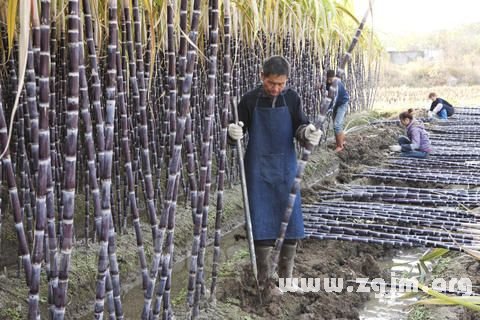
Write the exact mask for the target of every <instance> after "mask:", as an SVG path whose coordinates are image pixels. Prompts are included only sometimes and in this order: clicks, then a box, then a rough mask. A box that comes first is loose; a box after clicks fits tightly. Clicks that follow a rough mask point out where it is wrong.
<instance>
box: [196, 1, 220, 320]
mask: <svg viewBox="0 0 480 320" xmlns="http://www.w3.org/2000/svg"><path fill="white" fill-rule="evenodd" d="M210 4H211V6H210V14H209V30H210V32H209V37H208V40H209V44H208V51H209V52H208V54H209V59H208V80H207V103H206V106H205V110H204V114H205V118H204V120H203V132H202V148H201V156H200V179H199V182H200V183H199V188H198V198H197V201H198V202H197V203H198V204H197V215H196V218H197V217H198V216H199V215H201V217H202V231H201V234H200V251H199V255H198V260H197V268H198V269H197V277H196V286H195V308H198V306H199V301H200V296H201V295H203V294H204V287H205V283H204V282H205V279H204V259H205V248H206V244H207V225H208V205H209V202H210V199H209V198H210V197H209V194H210V180H211V174H210V172H211V163H212V162H211V157H212V144H211V136H212V134H213V125H214V123H213V120H214V109H215V91H216V80H217V78H216V77H217V52H218V19H219V14H218V0H212V1H210ZM198 313H199V310H197V312H195V310H194V313H193V317H194V318H195V317H196V314H198Z"/></svg>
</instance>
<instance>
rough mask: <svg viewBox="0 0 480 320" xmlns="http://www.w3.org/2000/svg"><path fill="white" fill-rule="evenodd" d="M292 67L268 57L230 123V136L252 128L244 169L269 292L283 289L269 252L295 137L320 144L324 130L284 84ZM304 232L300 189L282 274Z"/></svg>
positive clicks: (292, 165) (291, 174)
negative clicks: (258, 79)
mask: <svg viewBox="0 0 480 320" xmlns="http://www.w3.org/2000/svg"><path fill="white" fill-rule="evenodd" d="M289 71H290V66H289V63H288V62H287V60H285V58H283V57H281V56H273V57H270V58H269V59H267V60H266V61H265V62H264V64H263V68H262V72H261V74H260V77H261V80H262V84H261V85H260V86H259V87H257V88H256V89H254V90H252V91H250V92H247V93H246V94H245V95H244V96H243V97H242V99H241V101H240V103H239V104H238V118H239V120H240V121H239V123H238V124H234V123H232V124H230V125H229V127H228V135H229V138H230V140H238V139H241V138H242V137H243V135H244V133H248V145H247V148H246V152H245V171H246V172H245V175H246V180H247V181H246V182H247V190H248V199H249V205H250V214H251V221H252V232H253V239H254V243H255V255H256V260H257V268H258V280H259V284H260V287H261V289H262V290H263V291H264V294H266V295H269V296H272V295H280V294H282V292H281V290H280V289H279V288H278V287H277V286H276V285H275V281H274V280H272V279H273V270H272V266H271V257H270V255H271V253H272V250H273V246H274V244H275V240H276V239H277V236H278V235H279V231H280V224H281V220H282V216H283V215H284V212H285V210H286V207H287V202H288V198H289V193H290V190H291V188H292V185H293V182H294V179H295V176H296V171H297V156H296V152H295V146H294V138H296V139H297V140H299V141H300V143H303V144H307V143H308V144H311V145H318V143H319V141H320V138H321V136H322V132H321V131H320V130H317V129H316V128H315V126H314V125H312V124H310V123H309V121H308V120H307V117H306V116H305V114H304V112H303V110H302V105H301V100H300V97H299V96H298V94H297V93H296V92H295V91H294V90H292V89H290V88H288V87H286V83H287V80H288V76H289ZM303 237H304V226H303V216H302V211H301V199H300V192H298V193H297V197H296V200H295V205H294V208H293V212H292V215H291V218H290V222H289V224H288V228H287V233H286V237H285V241H284V243H283V247H282V249H281V252H280V259H279V269H278V276H279V277H281V278H291V277H292V271H293V266H294V259H295V254H296V247H297V240H298V239H302V238H303ZM297 288H298V287H297Z"/></svg>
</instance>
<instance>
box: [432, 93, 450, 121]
mask: <svg viewBox="0 0 480 320" xmlns="http://www.w3.org/2000/svg"><path fill="white" fill-rule="evenodd" d="M428 98H429V99H430V100H432V104H431V106H430V111H429V112H428V117H429V118H433V117H435V118H437V119H441V120H447V119H448V117H450V116H452V115H453V114H454V113H455V109H454V108H453V106H452V105H451V104H450V103H449V102H448V101H447V100H444V99H442V98H439V97H438V96H437V94H436V93H435V92H430V94H429V95H428Z"/></svg>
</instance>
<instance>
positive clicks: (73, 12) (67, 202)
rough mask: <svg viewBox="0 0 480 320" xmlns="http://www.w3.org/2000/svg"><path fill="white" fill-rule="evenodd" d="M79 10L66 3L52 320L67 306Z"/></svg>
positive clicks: (75, 0)
mask: <svg viewBox="0 0 480 320" xmlns="http://www.w3.org/2000/svg"><path fill="white" fill-rule="evenodd" d="M79 9H80V6H79V4H78V0H70V1H69V2H68V9H67V10H68V20H67V28H68V37H67V42H68V57H69V64H68V78H67V105H66V119H65V124H66V136H65V143H64V148H63V151H64V156H65V157H64V158H65V163H64V173H63V174H64V181H63V190H62V198H61V199H62V206H63V212H62V215H63V219H62V229H63V230H62V232H61V234H62V235H63V238H62V242H61V257H60V264H59V277H58V278H59V281H58V288H57V293H56V295H55V297H56V301H55V310H54V313H53V318H54V319H59V320H61V319H64V317H65V306H66V304H67V288H68V273H69V269H70V259H71V253H72V246H73V237H74V229H73V219H74V212H75V187H76V183H75V182H76V162H77V136H78V110H79V99H80V77H79V64H80V41H79V33H80V12H79Z"/></svg>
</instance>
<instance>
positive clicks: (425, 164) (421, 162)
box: [386, 157, 480, 171]
mask: <svg viewBox="0 0 480 320" xmlns="http://www.w3.org/2000/svg"><path fill="white" fill-rule="evenodd" d="M386 164H387V165H388V166H389V167H390V168H422V169H429V168H435V169H441V168H445V169H449V168H452V169H455V170H457V169H458V170H463V171H470V170H479V169H480V165H479V164H475V163H468V162H464V163H462V162H452V161H439V160H433V159H428V158H427V159H418V158H405V157H394V158H389V160H388V161H387V163H386Z"/></svg>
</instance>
